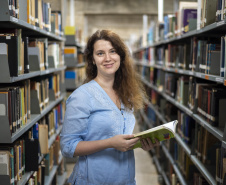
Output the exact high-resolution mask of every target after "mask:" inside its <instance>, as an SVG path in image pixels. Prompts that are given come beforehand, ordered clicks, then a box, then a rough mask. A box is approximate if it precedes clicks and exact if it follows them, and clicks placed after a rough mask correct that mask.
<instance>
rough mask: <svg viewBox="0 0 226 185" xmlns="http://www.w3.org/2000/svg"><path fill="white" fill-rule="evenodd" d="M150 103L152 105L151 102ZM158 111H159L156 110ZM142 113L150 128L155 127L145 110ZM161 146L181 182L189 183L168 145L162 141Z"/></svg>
mask: <svg viewBox="0 0 226 185" xmlns="http://www.w3.org/2000/svg"><path fill="white" fill-rule="evenodd" d="M149 105H150V104H149ZM155 111H156V110H155ZM156 112H158V111H156ZM140 113H141V115H142V117H143V118H144V120H145V123H146V124H147V126H148V127H149V128H152V127H153V124H152V123H150V121H149V120H148V118H147V116H146V115H145V114H144V112H143V111H140ZM165 123H166V122H165ZM160 146H161V147H162V149H163V151H164V153H165V154H166V157H167V158H168V159H169V161H170V163H171V165H172V166H173V169H174V171H175V173H176V175H177V177H178V178H179V181H180V183H181V184H182V185H187V183H186V181H185V180H184V177H183V175H182V174H181V172H180V170H179V169H178V167H177V166H176V163H175V161H174V159H173V157H172V156H171V154H170V153H169V152H168V150H167V149H166V147H165V146H164V145H163V144H162V143H161V145H160Z"/></svg>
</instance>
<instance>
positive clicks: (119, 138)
mask: <svg viewBox="0 0 226 185" xmlns="http://www.w3.org/2000/svg"><path fill="white" fill-rule="evenodd" d="M139 139H140V138H134V135H116V136H114V137H111V138H109V140H110V145H111V146H112V148H115V149H116V150H119V151H121V152H126V151H128V150H130V149H131V148H132V147H133V146H134V145H135V144H136V142H137V141H138V140H139Z"/></svg>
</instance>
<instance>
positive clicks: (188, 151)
mask: <svg viewBox="0 0 226 185" xmlns="http://www.w3.org/2000/svg"><path fill="white" fill-rule="evenodd" d="M197 2H198V3H201V2H202V0H197ZM206 2H207V3H208V2H210V1H208V0H207V1H206ZM217 2H221V0H219V1H217ZM222 2H223V1H222ZM224 3H225V2H224ZM185 8H186V7H185ZM197 9H198V11H199V9H200V7H198V8H197ZM223 9H224V8H222V11H220V12H221V13H220V14H222V15H221V19H219V17H218V20H217V19H216V21H214V22H212V23H210V24H207V25H205V26H201V28H199V29H195V30H191V31H188V32H187V33H181V34H178V30H176V26H177V25H176V24H177V22H176V23H175V25H176V26H175V30H171V32H173V34H171V35H174V36H171V35H170V34H169V33H170V31H169V30H167V31H168V32H164V31H165V27H161V28H160V27H158V24H157V25H156V29H159V30H158V33H154V34H156V35H154V34H153V35H154V38H153V39H152V40H153V41H152V43H149V44H148V45H147V46H140V45H139V47H138V49H137V50H135V51H134V52H133V53H134V58H135V65H136V68H137V71H138V73H139V74H140V75H141V79H142V82H143V83H144V85H145V88H146V90H147V94H148V96H149V100H147V101H146V107H145V109H144V110H143V111H140V113H139V115H140V117H141V119H139V122H140V124H141V125H142V128H143V127H144V128H145V126H143V125H144V124H145V125H146V128H151V127H154V126H158V125H159V124H162V123H167V122H169V120H171V119H178V120H179V119H181V120H180V122H181V123H180V124H179V125H178V127H179V128H178V133H177V134H176V136H175V138H174V139H171V140H172V141H171V140H170V141H169V142H162V143H161V145H160V147H159V148H160V149H159V148H157V149H156V151H152V152H151V154H152V155H153V159H154V161H158V162H155V164H156V168H157V169H158V171H159V173H160V174H162V173H161V170H159V169H160V167H161V166H162V165H163V164H161V161H162V158H161V156H160V157H159V155H160V154H159V151H158V150H161V151H162V152H163V153H164V154H165V156H166V158H167V160H168V161H169V162H170V163H171V165H172V168H173V170H172V169H171V170H169V171H170V172H168V171H167V172H166V173H165V174H162V176H163V179H165V183H166V184H171V183H172V179H171V178H172V176H171V175H172V173H173V174H175V175H176V177H177V182H178V183H179V184H191V183H193V184H194V183H195V182H192V181H191V179H193V178H194V179H196V177H197V176H198V178H199V179H202V181H203V183H207V184H213V185H216V184H224V183H225V178H224V174H223V167H222V165H225V163H224V162H223V159H222V158H225V157H226V155H225V150H226V121H225V115H224V113H223V111H221V110H223V109H224V108H225V107H226V105H225V104H224V103H223V102H224V97H223V96H220V97H219V99H217V101H218V103H219V104H217V106H216V107H218V108H219V107H221V108H219V111H218V112H217V114H216V115H217V116H219V117H217V118H216V119H218V120H219V121H216V122H215V124H214V123H213V122H212V121H211V120H210V119H212V117H211V115H212V112H210V107H211V103H212V101H215V99H214V98H215V97H212V99H210V98H211V96H214V94H213V95H212V91H215V88H217V89H218V90H219V91H222V92H224V91H225V90H226V88H225V86H226V75H225V67H223V68H222V64H225V61H226V60H225V50H224V48H225V47H223V46H224V45H223V44H224V42H225V41H223V40H224V39H223V40H222V38H223V37H225V30H226V19H225V14H224V13H223ZM218 13H219V11H218V12H217V14H218ZM175 15H176V13H175ZM203 20H204V19H203ZM201 21H202V20H201ZM165 23H166V21H165V22H164V26H165V25H167V23H166V24H165ZM198 24H199V23H197V25H198ZM204 24H205V23H204ZM160 29H162V32H161V30H160ZM166 29H168V28H166ZM173 29H174V28H173ZM163 30H164V31H163ZM149 34H150V32H149ZM157 34H163V35H161V36H160V35H157ZM155 36H156V38H162V40H157V39H156V38H155ZM196 39H197V40H196ZM201 40H202V41H206V43H207V44H206V45H205V44H203V48H205V47H206V50H205V52H204V49H203V51H201V49H200V47H199V45H198V44H199V41H200V43H201ZM196 41H197V43H198V44H197V45H196V44H195V42H196ZM212 43H214V44H215V46H216V45H217V47H218V46H219V47H220V49H219V50H218V51H217V52H219V53H218V54H220V59H218V60H216V59H215V60H211V51H210V44H212ZM181 46H182V47H184V48H183V49H182V50H180V49H181V48H180V47H181ZM207 47H209V48H207ZM175 48H176V49H175ZM186 48H187V50H186ZM198 49H200V50H198ZM178 51H179V52H178ZM214 51H215V50H214ZM180 52H184V53H185V54H184V53H183V55H184V56H183V58H182V57H181V58H180V56H179V55H180V54H181V53H180ZM186 52H188V53H186ZM198 52H199V53H198ZM202 52H203V53H202ZM196 53H198V54H197V55H196ZM200 53H201V55H200ZM185 56H186V57H185ZM197 56H198V57H200V56H201V57H203V59H202V60H203V61H204V62H205V63H196V62H197V61H198V60H199V58H198V57H197ZM219 60H220V62H219ZM194 61H195V62H194ZM218 63H219V64H218ZM183 64H185V65H186V66H189V67H184V66H183ZM193 64H195V65H197V66H198V67H197V66H196V68H194V67H192V65H193ZM210 64H212V67H213V66H214V65H215V67H216V68H217V67H218V68H219V71H218V73H219V75H213V74H211V73H210V72H209V71H210V70H211V65H210ZM216 65H220V66H216ZM181 66H182V67H181ZM218 68H217V69H218ZM203 69H204V71H203ZM222 73H223V75H222ZM160 76H161V77H160ZM192 86H193V87H194V88H192ZM200 86H201V87H200ZM204 86H205V87H204ZM185 88H187V90H184V89H185ZM191 89H192V90H193V91H191ZM200 89H202V91H201V90H200ZM204 89H205V92H204ZM185 91H187V92H185ZM207 92H208V96H207ZM198 93H199V94H198ZM204 96H205V97H204ZM205 98H206V99H205ZM207 98H208V99H207ZM200 99H201V100H200ZM191 100H192V101H193V100H194V102H193V103H194V104H191ZM184 101H186V102H184ZM198 101H199V102H198ZM200 102H201V103H200ZM220 103H221V105H220ZM200 106H202V108H200ZM204 106H205V108H204ZM216 107H214V108H215V109H217V110H218V108H216ZM167 108H168V110H167ZM171 109H172V111H171ZM211 109H213V108H211ZM150 112H154V114H155V116H153V115H152V114H151V113H150ZM214 119H215V118H214ZM221 121H224V122H223V123H222V124H221V123H220V122H221ZM185 127H187V128H185ZM186 129H187V130H186ZM200 133H202V134H201V135H200ZM186 134H190V135H186ZM200 136H201V137H200ZM208 137H211V138H215V140H216V143H215V144H213V145H211V144H210V142H208V141H207V140H208V139H206V138H208ZM208 147H209V148H208ZM211 147H212V148H211ZM200 148H201V150H200ZM210 148H211V149H212V150H211V149H210ZM179 150H181V153H182V155H183V156H182V158H183V159H182V161H183V160H185V161H186V162H185V163H184V166H183V165H181V161H180V160H181V156H180V154H179V152H177V151H179ZM219 150H220V152H221V153H220V154H219V153H218V151H219ZM206 151H208V154H207V153H205V152H206ZM210 151H211V152H210ZM209 156H212V158H211V160H212V161H215V162H213V163H212V162H207V161H206V158H208V157H209ZM207 160H208V159H207ZM187 161H190V162H187ZM186 165H188V166H187V167H189V168H192V169H194V173H195V175H197V176H195V175H194V176H193V177H191V176H189V175H187V172H188V171H186V170H184V169H183V168H185V167H186ZM163 170H164V168H163ZM224 173H225V172H224ZM219 175H220V176H219ZM164 176H166V177H164ZM188 177H190V179H189V178H188Z"/></svg>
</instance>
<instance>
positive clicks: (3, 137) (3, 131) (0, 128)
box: [0, 93, 66, 143]
mask: <svg viewBox="0 0 226 185" xmlns="http://www.w3.org/2000/svg"><path fill="white" fill-rule="evenodd" d="M65 96H66V93H63V94H62V95H61V96H60V98H58V99H57V100H55V101H52V102H50V103H49V105H48V106H47V107H46V108H45V109H44V110H43V111H42V112H41V114H32V115H31V119H30V120H28V122H27V124H26V125H24V126H22V127H21V128H20V129H18V130H17V131H16V133H13V134H12V136H11V135H10V133H9V130H8V129H9V123H8V121H7V120H6V119H5V118H4V117H3V118H2V117H0V122H1V124H0V143H13V142H14V141H16V140H17V139H18V138H19V137H20V136H22V135H23V134H24V133H25V132H26V131H28V130H29V129H30V128H31V127H32V126H33V125H34V124H35V123H36V122H37V121H39V120H40V119H41V118H42V117H44V116H45V115H46V114H47V113H48V112H49V111H50V110H52V109H53V108H54V107H55V106H56V105H57V104H58V103H60V102H61V101H62V100H63V99H64V97H65Z"/></svg>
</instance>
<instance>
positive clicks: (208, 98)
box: [188, 77, 226, 128]
mask: <svg viewBox="0 0 226 185" xmlns="http://www.w3.org/2000/svg"><path fill="white" fill-rule="evenodd" d="M225 92H226V91H225V88H224V86H221V85H217V84H212V83H206V82H203V81H201V82H200V81H197V80H195V79H194V78H193V77H190V78H189V90H188V94H189V100H188V107H189V108H190V109H191V110H192V111H193V112H194V113H198V114H199V115H200V116H201V117H202V118H203V119H204V120H206V121H207V122H208V123H209V124H210V125H212V126H218V127H221V128H224V126H225V121H226V118H225V115H224V112H223V110H224V107H225V105H226V104H225V103H226V97H225Z"/></svg>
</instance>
